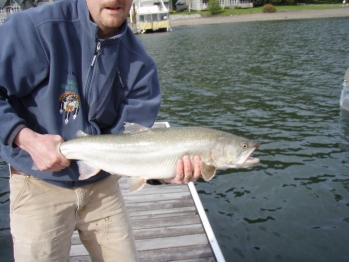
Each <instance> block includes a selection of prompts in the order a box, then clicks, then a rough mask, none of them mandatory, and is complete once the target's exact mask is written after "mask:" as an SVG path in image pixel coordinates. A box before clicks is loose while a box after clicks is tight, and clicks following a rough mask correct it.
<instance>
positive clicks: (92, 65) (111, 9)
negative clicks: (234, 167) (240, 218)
mask: <svg viewBox="0 0 349 262" xmlns="http://www.w3.org/2000/svg"><path fill="white" fill-rule="evenodd" d="M131 3H132V1H131V0H63V1H58V2H56V3H54V4H51V5H43V6H41V7H38V8H33V9H29V10H27V11H23V12H19V13H17V14H13V15H11V16H10V17H9V18H8V20H7V21H6V22H5V23H4V24H3V25H2V26H0V39H1V41H0V117H1V123H0V130H1V131H0V141H1V157H2V158H3V159H4V160H5V161H6V162H7V163H9V164H10V165H11V178H10V190H11V192H10V200H11V205H10V216H11V233H12V236H13V242H14V255H15V259H16V261H26V262H28V261H68V260H69V250H70V237H71V235H72V233H73V231H74V230H76V229H77V230H78V231H79V234H80V238H81V240H82V242H83V243H84V245H85V247H86V248H87V250H88V251H89V253H90V256H91V258H92V260H93V261H137V252H136V249H135V243H134V238H133V234H132V229H131V226H130V223H129V219H128V216H127V212H126V210H125V206H124V202H123V198H122V196H121V193H120V190H119V187H118V182H117V178H116V176H110V175H109V174H107V173H105V172H101V173H99V174H98V175H96V176H94V177H92V178H90V179H88V180H86V181H79V180H78V168H77V164H76V162H75V161H70V160H68V159H66V158H65V157H64V156H63V155H62V154H61V153H60V151H59V145H60V144H61V143H62V142H63V141H65V140H69V139H72V138H74V137H75V133H76V132H77V131H78V130H82V131H84V132H85V133H89V134H91V135H98V134H109V133H120V132H123V124H124V122H135V123H138V124H142V125H145V126H151V125H152V124H153V122H154V121H155V118H156V115H157V113H158V110H159V106H160V88H159V83H158V77H157V69H156V66H155V63H154V61H153V60H152V59H151V58H150V57H149V56H148V54H147V53H146V51H145V49H144V47H143V46H142V44H141V43H140V41H139V40H137V38H136V37H135V36H134V35H133V33H132V32H131V31H130V29H129V28H128V26H127V22H126V21H125V20H126V19H127V14H128V12H129V10H130V6H131ZM33 165H35V166H36V167H37V169H36V170H34V169H33V168H32V167H33ZM200 176H201V174H200V159H199V158H198V157H196V158H195V161H194V165H193V166H192V164H191V162H190V159H189V158H188V157H187V156H186V157H184V158H183V161H179V162H178V164H177V169H176V177H175V178H173V179H171V180H167V181H165V182H166V183H188V182H189V181H195V180H196V179H198V178H199V177H200ZM153 182H154V181H153ZM158 183H159V182H158Z"/></svg>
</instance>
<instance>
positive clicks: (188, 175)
mask: <svg viewBox="0 0 349 262" xmlns="http://www.w3.org/2000/svg"><path fill="white" fill-rule="evenodd" d="M200 166H201V159H200V157H199V156H195V157H194V163H193V165H192V164H191V161H190V158H189V156H184V157H183V159H182V160H179V161H178V162H177V167H176V176H175V177H174V178H171V179H164V181H165V182H166V183H171V184H188V183H189V182H195V181H196V180H198V179H199V178H200V177H201V168H200Z"/></svg>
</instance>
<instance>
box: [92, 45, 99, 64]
mask: <svg viewBox="0 0 349 262" xmlns="http://www.w3.org/2000/svg"><path fill="white" fill-rule="evenodd" d="M99 50H101V42H98V43H97V47H96V51H95V53H94V55H93V59H92V63H91V66H94V64H95V62H96V58H97V55H98V52H99Z"/></svg>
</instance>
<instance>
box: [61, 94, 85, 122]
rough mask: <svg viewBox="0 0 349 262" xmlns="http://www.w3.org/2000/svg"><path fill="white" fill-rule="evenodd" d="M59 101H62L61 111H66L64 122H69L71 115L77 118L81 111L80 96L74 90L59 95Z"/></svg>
mask: <svg viewBox="0 0 349 262" xmlns="http://www.w3.org/2000/svg"><path fill="white" fill-rule="evenodd" d="M59 101H60V110H59V112H60V113H61V114H62V113H63V112H65V116H64V118H65V119H64V122H65V123H66V124H68V122H69V118H70V117H71V115H72V116H73V119H75V118H76V116H77V114H78V112H79V107H80V98H79V96H78V95H77V94H75V93H74V92H71V91H67V92H65V93H64V94H61V95H60V96H59Z"/></svg>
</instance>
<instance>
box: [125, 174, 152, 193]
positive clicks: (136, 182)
mask: <svg viewBox="0 0 349 262" xmlns="http://www.w3.org/2000/svg"><path fill="white" fill-rule="evenodd" d="M127 182H128V187H129V188H130V192H132V193H133V192H137V191H139V190H141V189H142V188H143V187H144V186H145V184H146V182H147V181H146V180H145V179H144V178H142V177H130V178H129V179H128V180H127Z"/></svg>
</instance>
